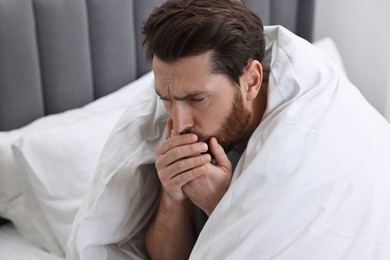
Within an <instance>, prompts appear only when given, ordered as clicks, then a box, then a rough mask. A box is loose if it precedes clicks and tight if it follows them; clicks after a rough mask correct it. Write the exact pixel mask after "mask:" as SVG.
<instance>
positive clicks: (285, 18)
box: [0, 0, 315, 131]
mask: <svg viewBox="0 0 390 260" xmlns="http://www.w3.org/2000/svg"><path fill="white" fill-rule="evenodd" d="M314 1H315V0H246V3H247V4H248V6H249V7H251V8H252V9H253V10H254V11H255V12H256V13H258V14H259V15H260V17H261V18H262V20H263V22H264V24H265V25H269V24H282V25H284V26H285V27H287V28H288V29H290V30H292V31H294V32H295V33H297V34H298V35H300V36H302V37H304V38H306V39H308V40H309V41H310V40H311V39H312V29H313V11H314ZM161 2H163V1H162V0H109V1H108V0H56V1H53V0H0V131H5V130H10V129H15V128H18V127H21V126H23V125H25V124H27V123H29V122H31V121H33V120H35V119H37V118H39V117H42V116H44V115H47V114H52V113H58V112H62V111H65V110H68V109H71V108H76V107H80V106H83V105H85V104H87V103H89V102H91V101H93V100H94V99H96V98H99V97H101V96H104V95H106V94H108V93H110V92H113V91H115V90H117V89H118V88H120V87H122V86H123V85H125V84H127V83H129V82H131V81H133V80H135V79H137V78H138V77H139V76H141V75H143V74H144V73H145V72H147V71H148V70H150V67H149V65H148V64H147V63H146V61H145V59H144V56H143V52H142V48H141V44H140V43H141V33H140V28H141V26H142V22H143V20H144V19H145V18H146V16H147V15H148V13H149V12H150V10H151V9H152V8H153V7H154V6H157V5H158V4H160V3H161Z"/></svg>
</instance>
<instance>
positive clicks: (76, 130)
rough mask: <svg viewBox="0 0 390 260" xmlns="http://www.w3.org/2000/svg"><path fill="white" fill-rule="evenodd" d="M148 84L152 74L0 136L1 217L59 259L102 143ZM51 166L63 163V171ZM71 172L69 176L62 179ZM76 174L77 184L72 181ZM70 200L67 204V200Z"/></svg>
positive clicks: (151, 80)
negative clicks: (72, 108)
mask: <svg viewBox="0 0 390 260" xmlns="http://www.w3.org/2000/svg"><path fill="white" fill-rule="evenodd" d="M150 82H153V74H152V72H150V73H148V74H146V75H145V76H143V77H141V78H140V79H138V80H137V81H134V82H132V83H130V84H129V85H127V86H125V87H123V88H121V89H120V90H118V91H116V92H114V93H111V94H109V95H107V96H105V97H103V98H101V99H98V100H96V101H94V102H92V103H90V104H88V105H86V106H84V107H83V108H79V109H74V110H70V111H67V112H64V113H60V114H56V115H51V116H47V117H44V118H41V119H38V120H36V121H35V122H33V123H31V124H29V125H27V126H25V127H23V128H20V129H17V130H13V131H8V132H0V169H1V170H0V215H1V216H3V217H5V218H8V219H10V220H11V221H12V222H13V223H14V225H15V226H16V228H17V229H18V231H19V232H20V233H21V234H22V235H23V236H24V237H25V238H27V239H29V240H30V241H31V242H33V243H35V244H36V245H38V246H40V247H42V248H44V249H46V250H48V251H50V252H52V253H55V254H58V255H63V254H64V245H65V242H64V240H66V234H67V232H66V230H67V227H68V226H69V227H70V225H71V223H72V221H73V219H72V218H73V217H74V214H75V211H77V209H76V208H77V207H78V205H79V203H80V201H81V200H82V197H83V195H84V193H85V192H86V187H87V186H88V184H89V181H90V178H91V175H92V174H93V169H94V167H95V164H96V160H97V157H98V155H99V153H100V150H101V149H102V146H103V143H104V141H105V139H106V138H107V136H108V134H109V132H110V131H111V129H112V128H113V126H114V124H115V122H116V120H117V119H118V118H119V116H120V114H122V112H123V111H124V110H125V108H126V107H127V105H128V104H129V103H131V100H132V99H134V98H136V97H137V96H138V94H139V92H140V90H142V87H143V86H145V84H150ZM18 139H19V140H18ZM16 140H17V141H16ZM13 143H15V144H14V151H15V154H13V153H12V150H11V145H12V144H13ZM77 147H78V148H77ZM81 152H82V153H81ZM15 156H16V157H15ZM78 158H83V160H77V159H78ZM54 162H61V164H60V165H61V167H60V168H59V167H58V166H57V165H58V164H55V163H54ZM76 162H77V163H76ZM86 169H87V170H86ZM91 169H92V170H91ZM69 172H73V174H70V175H67V176H69V178H68V179H67V178H64V176H63V174H67V173H69ZM76 172H77V173H79V174H80V175H79V176H77V177H78V178H77V180H78V182H76V181H74V180H75V178H73V177H72V178H73V179H72V178H71V177H70V176H74V174H75V173H76ZM46 174H47V176H48V177H47V179H44V177H45V176H46ZM53 176H55V178H52V177H53ZM42 178H43V179H42ZM56 178H57V180H62V183H60V182H58V181H55V179H56ZM65 180H68V181H65ZM45 189H47V190H45ZM84 189H85V191H84ZM71 191H72V192H71ZM67 192H71V194H70V193H67ZM68 195H69V200H67V198H65V197H66V196H68ZM56 199H58V200H56ZM71 200H72V201H71ZM50 203H52V204H50ZM58 203H63V204H62V205H64V207H67V208H61V207H62V205H60V204H58ZM59 209H60V210H61V211H65V212H67V213H66V214H64V215H61V214H58V213H59V212H58V211H57V212H56V211H55V210H59ZM72 216H73V217H72Z"/></svg>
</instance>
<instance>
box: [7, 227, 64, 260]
mask: <svg viewBox="0 0 390 260" xmlns="http://www.w3.org/2000/svg"><path fill="white" fill-rule="evenodd" d="M0 259H1V260H63V258H61V257H58V256H56V255H52V254H50V253H48V252H46V251H44V250H42V249H40V248H38V247H36V246H34V245H33V244H32V243H30V242H28V241H27V240H25V239H24V238H23V237H22V236H21V235H20V234H19V233H18V231H17V230H16V229H15V227H14V226H13V225H12V224H7V225H4V226H1V227H0Z"/></svg>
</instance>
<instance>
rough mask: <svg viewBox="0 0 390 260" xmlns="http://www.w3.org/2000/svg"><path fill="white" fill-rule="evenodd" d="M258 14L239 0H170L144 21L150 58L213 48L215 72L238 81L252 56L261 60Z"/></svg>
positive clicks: (177, 56) (176, 56)
mask: <svg viewBox="0 0 390 260" xmlns="http://www.w3.org/2000/svg"><path fill="white" fill-rule="evenodd" d="M263 29H264V28H263V24H262V22H261V20H260V18H259V17H258V16H257V15H256V14H255V13H253V12H252V11H251V10H249V9H248V8H247V7H246V6H245V4H244V3H243V1H238V0H168V1H166V2H165V3H163V4H162V5H161V6H160V7H158V8H156V9H155V10H154V11H153V12H152V13H151V14H150V16H149V18H148V19H147V20H146V21H145V23H144V26H143V30H142V33H143V35H144V40H143V46H144V48H145V52H146V58H147V59H148V60H149V62H151V61H152V60H153V57H154V56H156V57H158V58H159V59H160V60H162V61H164V62H168V63H169V62H174V61H177V60H178V59H180V58H184V57H189V56H195V55H199V54H202V53H205V52H207V51H212V72H213V73H221V74H224V75H226V76H227V77H228V78H229V79H230V80H232V81H234V82H236V83H237V84H240V83H239V78H240V76H241V75H242V74H243V71H244V68H245V67H246V65H247V64H248V62H249V61H250V60H258V61H261V60H262V59H263V56H264V48H265V47H264V46H265V40H264V35H263Z"/></svg>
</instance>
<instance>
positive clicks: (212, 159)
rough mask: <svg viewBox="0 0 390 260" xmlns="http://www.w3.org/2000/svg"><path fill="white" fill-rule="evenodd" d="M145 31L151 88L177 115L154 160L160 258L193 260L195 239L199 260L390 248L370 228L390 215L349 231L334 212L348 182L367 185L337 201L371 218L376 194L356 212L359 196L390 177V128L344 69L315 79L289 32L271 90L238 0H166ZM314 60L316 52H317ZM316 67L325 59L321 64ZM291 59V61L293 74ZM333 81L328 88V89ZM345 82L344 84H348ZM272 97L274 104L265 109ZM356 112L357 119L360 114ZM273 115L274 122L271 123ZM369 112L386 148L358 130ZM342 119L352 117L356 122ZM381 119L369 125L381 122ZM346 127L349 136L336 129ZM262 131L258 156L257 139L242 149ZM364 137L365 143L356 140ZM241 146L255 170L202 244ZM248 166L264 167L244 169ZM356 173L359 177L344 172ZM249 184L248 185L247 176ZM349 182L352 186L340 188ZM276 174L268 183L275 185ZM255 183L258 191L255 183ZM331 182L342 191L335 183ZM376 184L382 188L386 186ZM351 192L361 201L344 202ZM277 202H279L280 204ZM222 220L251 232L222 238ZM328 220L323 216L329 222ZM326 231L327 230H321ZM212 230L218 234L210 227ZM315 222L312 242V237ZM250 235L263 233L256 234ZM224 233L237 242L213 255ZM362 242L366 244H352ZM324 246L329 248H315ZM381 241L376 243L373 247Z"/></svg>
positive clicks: (152, 241) (260, 40) (247, 14)
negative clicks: (372, 156)
mask: <svg viewBox="0 0 390 260" xmlns="http://www.w3.org/2000/svg"><path fill="white" fill-rule="evenodd" d="M143 32H144V36H145V40H144V45H145V49H146V55H147V58H148V59H149V60H150V61H151V62H152V65H153V71H154V75H155V90H156V93H157V95H158V96H159V97H160V99H161V100H162V102H163V104H164V107H165V109H166V111H167V113H168V115H169V119H168V122H167V129H168V130H167V136H168V138H167V140H166V141H165V142H164V143H163V144H162V145H161V146H160V147H159V148H158V149H157V151H156V156H157V160H156V164H155V165H156V169H157V174H158V177H159V180H160V182H161V186H162V189H161V195H160V198H159V206H158V208H157V210H156V212H155V216H154V218H153V219H152V221H151V222H150V224H149V226H148V228H147V231H146V239H145V243H146V248H147V250H148V253H149V254H150V256H151V257H152V258H153V259H187V258H188V257H189V256H190V254H191V252H192V250H193V247H194V245H195V243H196V244H197V246H198V247H197V248H196V249H197V250H196V253H192V254H191V256H192V257H194V259H204V257H206V256H207V257H208V258H210V259H213V258H214V259H224V258H226V257H232V256H236V257H239V258H241V257H244V258H242V259H249V258H250V259H256V258H259V257H260V258H262V257H264V258H266V259H268V258H276V257H277V256H278V255H284V256H285V257H287V258H286V259H302V257H304V258H305V259H306V258H307V259H313V258H312V257H313V255H317V254H322V256H323V257H324V259H325V258H326V259H338V258H339V257H341V256H342V257H345V259H352V258H354V257H355V256H354V254H355V253H350V252H351V251H350V249H351V248H361V250H362V252H364V254H368V255H369V253H368V252H375V253H373V254H374V255H375V254H378V255H381V257H383V256H386V255H387V254H388V253H389V252H388V247H386V246H382V245H379V244H380V243H384V242H383V241H384V240H385V239H387V238H388V232H382V231H381V230H380V229H377V228H376V227H375V226H373V223H374V222H375V221H374V219H376V218H378V219H381V218H380V217H378V216H379V215H377V213H379V212H382V213H383V214H385V213H384V212H386V214H387V213H388V210H385V209H383V208H382V209H379V210H373V209H372V210H373V211H372V216H370V218H372V220H371V221H367V218H362V219H359V220H358V221H356V224H354V225H355V226H354V227H353V228H352V227H347V226H346V223H348V222H350V221H349V217H347V215H348V213H343V214H342V215H340V214H339V213H337V211H338V208H337V205H335V203H334V202H333V201H334V199H331V198H332V197H334V196H336V195H335V194H343V193H344V192H347V191H348V190H349V188H348V186H350V187H355V188H354V189H355V190H359V189H361V192H360V193H359V192H357V193H356V194H355V193H353V192H352V193H350V194H349V195H338V196H339V197H340V198H338V199H343V198H345V201H346V202H344V204H345V205H343V206H341V207H342V208H345V210H346V212H355V210H356V207H359V208H361V209H359V210H358V212H359V211H360V210H361V211H363V212H364V211H366V210H368V208H371V207H372V206H371V202H370V200H371V201H373V200H376V199H377V198H378V196H377V195H372V196H371V195H369V196H371V199H369V200H367V201H366V204H365V203H362V204H361V205H359V202H357V201H361V199H359V197H360V196H361V194H362V193H368V194H371V192H366V190H367V187H368V186H367V183H370V182H375V181H373V180H374V179H376V178H378V179H380V178H384V179H388V175H389V171H390V170H389V166H388V163H386V162H385V160H384V159H383V153H385V151H387V150H389V149H388V148H389V147H390V146H389V133H384V132H386V131H387V132H389V129H390V128H389V127H388V124H387V123H383V122H384V120H383V119H382V118H381V117H380V116H378V115H377V113H376V112H375V113H373V114H372V116H368V114H369V113H371V112H372V111H371V110H372V109H371V108H370V107H369V106H368V105H367V104H366V103H365V101H364V99H363V98H362V97H361V96H360V94H356V91H355V90H354V88H352V87H351V86H350V84H349V83H345V84H344V83H343V82H344V81H345V79H344V78H343V77H341V76H340V75H338V74H337V73H336V72H334V76H329V75H327V74H326V72H325V71H326V69H325V68H327V66H323V67H319V69H318V70H317V71H316V72H315V73H310V72H311V70H314V69H313V68H315V67H316V65H314V62H313V61H312V63H313V64H312V63H310V62H311V61H310V57H306V56H305V55H302V53H299V52H297V49H298V47H296V48H293V47H290V45H292V43H289V40H283V36H281V35H282V34H283V33H280V37H279V38H280V39H279V43H277V44H276V45H275V47H273V49H274V50H273V52H272V59H273V61H272V62H271V67H272V66H273V67H274V68H275V70H274V71H273V69H272V68H271V73H272V74H273V80H274V81H273V82H274V84H273V85H272V86H268V84H267V82H266V81H264V80H263V78H266V77H265V76H264V74H265V72H264V71H265V70H264V69H263V66H262V59H263V56H264V52H265V39H264V35H263V25H262V23H261V21H260V19H259V18H258V17H257V16H256V15H255V14H254V13H253V12H251V11H250V10H248V9H247V8H246V7H245V5H244V4H243V3H242V2H240V1H233V0H230V1H229V0H223V1H221V0H197V1H185V0H176V1H173V0H172V1H167V2H166V3H164V4H163V5H162V6H161V7H160V8H157V9H156V10H155V11H154V12H153V13H152V14H151V15H150V17H149V19H148V20H147V21H146V22H145V24H144V28H143ZM289 37H290V36H289ZM276 38H277V37H276ZM287 38H288V37H287ZM292 42H295V40H294V41H292ZM297 42H298V41H297ZM304 44H306V43H304ZM298 45H300V43H297V46H298ZM303 48H305V47H303ZM313 54H315V55H317V54H316V52H315V51H314V50H313ZM289 55H290V56H289ZM296 56H298V58H296ZM285 57H287V58H285ZM283 60H284V62H282V61H283ZM320 60H321V61H320V62H318V63H321V62H322V58H321V59H320ZM279 63H280V65H278V64H279ZM289 63H292V64H295V65H294V66H291V67H289ZM272 64H273V65H272ZM318 66H319V65H318ZM300 68H302V69H300ZM279 69H280V71H279V72H278V70H279ZM322 70H324V71H322ZM329 70H330V71H333V70H334V69H333V68H329ZM294 71H295V72H294ZM332 73H333V72H332ZM278 74H279V75H278ZM336 74H337V75H336ZM289 75H291V78H290V76H289ZM312 75H314V76H312ZM317 75H319V76H317ZM336 77H337V78H340V79H339V80H338V81H339V83H337V82H334V83H333V82H332V79H333V78H336ZM327 78H329V82H328V83H325V82H326V81H327ZM340 82H341V83H340ZM342 85H346V86H345V87H343V88H340V86H342ZM269 87H270V89H268V88H269ZM343 92H345V94H343ZM347 92H348V93H347ZM340 97H341V98H340ZM267 102H269V103H270V104H269V106H268V107H267ZM278 102H279V103H278ZM346 102H348V103H350V104H349V105H347V104H346ZM348 107H352V110H355V111H356V112H357V113H361V115H360V118H357V117H355V116H354V115H353V112H352V111H351V110H349V109H348ZM265 111H267V116H266V117H265V118H264V114H265ZM277 111H279V112H277ZM315 111H317V112H316V113H314V112H315ZM358 111H361V112H358ZM367 111H370V112H367ZM338 116H340V118H338ZM370 117H373V118H375V120H373V121H375V122H379V123H378V129H379V128H382V129H387V130H384V132H382V134H383V133H384V135H383V136H384V138H385V140H384V143H385V144H384V145H376V144H375V145H373V143H375V141H374V139H372V137H373V135H375V134H379V132H380V131H379V130H378V131H376V132H374V131H372V130H370V129H366V127H365V126H364V124H361V121H364V120H370V119H369V118H370ZM343 120H350V123H344V122H347V121H344V122H343ZM359 121H360V122H359ZM373 121H372V122H370V123H367V124H373V125H375V124H374V123H373ZM340 122H343V123H340ZM338 124H340V126H342V129H341V130H340V129H338V130H336V131H335V130H332V128H336V126H337V125H338ZM379 125H380V127H379ZM353 126H355V128H353V131H355V132H358V133H359V134H357V135H356V136H354V135H353V134H348V131H345V130H346V129H347V128H348V127H353ZM255 131H256V133H257V134H256V137H254V138H252V139H254V140H256V141H252V142H257V145H255V146H256V147H257V148H256V149H253V146H254V145H253V144H252V145H251V147H252V148H251V149H246V148H247V145H248V141H249V140H250V139H251V137H252V136H253V135H254V132H255ZM338 131H339V133H338ZM360 133H361V134H362V135H363V136H364V140H363V139H362V138H360V137H358V136H359V135H360ZM363 133H364V134H363ZM362 140H363V141H362ZM267 142H268V143H272V145H268V143H267ZM358 142H361V143H360V144H359V145H358V148H353V147H354V146H356V143H358ZM273 147H274V148H273ZM278 147H279V148H278ZM370 149H371V151H372V152H374V153H375V154H379V156H378V158H375V159H367V156H368V155H367V154H366V153H367V150H370ZM245 150H251V151H252V152H250V151H246V153H247V155H246V156H245V159H243V160H241V161H248V160H252V163H248V164H247V166H245V167H246V169H247V170H246V171H247V172H248V173H246V174H245V177H244V178H243V179H245V178H246V180H245V181H244V180H243V179H242V180H240V181H242V182H244V183H245V184H244V185H243V186H242V187H240V188H238V187H237V186H239V185H240V184H236V183H235V186H234V188H232V189H233V190H232V191H231V192H230V193H229V196H227V197H228V198H225V201H224V205H221V206H220V207H219V208H220V212H224V213H223V214H225V215H224V216H223V214H221V213H217V214H213V217H214V219H213V221H212V223H210V224H208V226H209V228H208V231H207V232H206V233H205V234H203V235H204V237H202V240H201V241H200V242H197V239H198V238H197V236H198V234H199V232H200V231H201V229H202V226H203V225H204V223H205V221H206V220H207V217H206V218H202V217H201V214H200V213H199V212H202V211H203V212H204V213H205V214H207V216H211V215H212V213H213V212H214V211H215V209H216V207H217V205H218V204H219V203H220V202H221V200H222V198H223V197H224V196H225V195H226V193H227V190H228V188H229V185H231V180H232V172H233V170H234V168H235V166H236V164H237V161H238V160H239V159H240V157H241V155H242V154H243V152H244V151H245ZM248 158H250V159H248ZM340 158H343V163H341V162H340V161H339V160H340ZM344 158H349V159H348V160H347V159H344ZM362 161H365V163H364V164H366V167H367V169H366V170H362V169H363V168H362V167H360V166H358V165H359V164H360V163H362ZM284 163H285V165H286V166H284V165H283V164H284ZM243 164H245V162H244V163H243ZM251 164H252V165H257V166H256V167H253V166H252V169H251V170H248V168H250V165H251ZM245 167H244V166H242V165H241V166H240V170H239V171H238V172H237V174H238V175H240V174H243V173H241V171H244V170H245ZM355 167H357V168H356V170H355V169H354V168H355ZM367 171H373V172H374V175H377V176H379V177H374V176H373V175H372V176H371V177H368V176H366V175H367V174H366V173H367ZM359 172H361V173H359ZM386 172H387V173H386ZM352 173H354V174H356V177H353V178H352V177H346V176H350V175H351V174H352ZM251 175H252V177H249V176H251ZM317 175H318V177H316V178H314V176H317ZM340 176H344V177H340ZM250 178H252V180H249V181H248V179H250ZM343 178H346V180H343V181H337V180H338V179H340V180H341V179H343ZM366 178H368V179H366ZM263 179H264V180H263ZM273 179H274V182H272V181H271V183H272V185H270V186H269V187H268V186H267V183H268V182H269V180H273ZM267 180H268V182H267ZM347 180H348V181H347ZM367 180H370V181H368V182H367ZM251 182H253V183H258V186H257V187H256V186H254V187H252V188H250V187H251V184H252V183H251ZM330 183H334V184H332V185H330ZM245 185H246V186H245ZM280 185H282V186H281V187H279V186H280ZM343 185H345V186H343ZM372 185H376V184H372ZM332 186H334V188H330V187H332ZM338 186H342V187H338ZM369 186H370V185H369ZM246 187H248V188H247V190H246ZM373 189H377V190H378V192H377V193H378V194H379V193H380V192H379V190H380V187H376V188H373ZM332 190H333V191H332ZM339 190H340V191H339ZM256 193H259V194H262V195H259V194H256ZM239 194H240V195H242V194H245V195H242V200H241V201H240V202H241V203H243V204H246V203H248V204H249V201H251V200H252V199H253V198H256V200H254V201H253V202H252V204H250V207H245V206H241V205H239V203H238V201H236V203H233V202H232V201H233V199H236V198H237V197H240V195H239ZM297 194H299V195H297ZM296 196H297V197H299V200H296V198H295V197H296ZM349 196H351V197H352V199H351V201H352V200H353V201H354V202H353V203H352V202H348V201H350V200H349V199H348V198H347V197H349ZM386 196H388V194H387V195H386ZM386 196H382V197H386ZM235 197H236V198H235ZM382 197H380V196H379V198H382ZM267 198H268V199H267ZM338 199H336V200H338ZM226 200H231V202H230V203H229V202H226ZM264 201H268V202H264ZM303 201H306V202H305V204H306V207H305V208H302V209H300V210H299V209H298V208H299V206H298V205H299V204H301V203H302V202H303ZM330 201H332V203H331V202H330ZM336 204H337V203H336ZM273 205H280V206H279V207H277V209H275V208H273V207H274V206H273ZM282 205H284V206H282ZM358 205H359V206H358ZM221 208H224V209H221ZM229 208H230V210H227V209H229ZM290 208H291V209H290ZM321 208H323V209H324V210H322V209H321ZM322 211H323V212H326V213H321V212H322ZM237 212H240V213H237ZM245 212H248V213H245ZM293 212H295V213H293ZM382 213H380V214H382ZM226 214H228V215H226ZM234 215H235V216H236V217H233V216H234ZM290 215H292V216H293V217H292V218H291V219H290V220H289V221H287V222H286V224H285V225H276V223H277V222H280V221H283V220H284V221H285V220H286V218H288V217H289V216H290ZM249 216H251V217H249ZM271 216H272V217H271ZM319 216H321V217H319ZM326 216H328V217H326ZM224 217H228V218H229V219H230V220H231V221H230V222H229V221H226V220H224V221H225V222H226V223H230V225H228V226H225V229H229V228H230V227H231V226H232V225H233V226H234V225H235V223H243V224H242V226H243V227H247V228H248V230H245V229H243V230H245V232H246V233H245V232H244V231H241V230H240V229H237V228H232V230H231V232H227V233H226V234H225V235H226V236H225V237H222V235H219V234H218V233H221V234H222V233H223V230H224V227H222V229H221V227H218V224H219V223H218V222H222V221H221V218H224ZM217 218H219V220H218V219H217ZM247 219H252V220H251V221H248V220H247ZM321 219H322V220H321ZM323 219H326V221H325V222H324V223H322V222H323V221H324V220H323ZM239 220H240V221H239ZM378 221H379V220H378ZM257 222H259V223H258V225H256V223H257ZM262 222H264V223H263V224H261V223H262ZM275 222H276V223H275ZM310 223H311V224H310ZM320 223H321V224H320ZM322 225H324V227H326V228H325V229H324V230H322V231H321V232H319V231H318V230H321V227H322ZM360 225H364V226H366V231H364V232H363V231H362V230H361V229H359V226H360ZM250 226H252V228H250ZM267 226H275V227H278V228H274V229H272V231H273V232H274V233H275V235H276V234H279V235H281V236H284V237H285V239H279V240H273V239H271V238H272V237H273V235H272V234H271V233H268V234H267V233H266V230H267V228H266V227H267ZM214 227H217V228H215V229H214V230H213V228H214ZM228 227H229V228H228ZM307 227H310V228H309V229H308V230H310V232H309V234H310V233H311V234H312V235H304V234H305V230H306V229H307ZM251 230H257V232H256V235H255V236H254V237H252V236H253V234H252V232H251ZM315 230H316V231H315ZM336 230H337V232H336ZM270 231H271V230H270ZM264 232H265V233H264ZM237 233H242V234H240V237H241V240H235V239H236V238H234V234H237ZM263 233H264V234H263ZM340 234H345V235H342V236H340ZM373 234H374V235H373ZM217 237H220V238H219V239H220V240H221V239H223V238H225V239H226V237H229V239H228V241H230V244H231V245H232V246H230V247H226V248H225V249H224V250H223V251H224V252H218V253H215V255H214V256H212V254H210V251H208V250H207V249H205V248H206V245H207V244H209V245H211V244H214V248H215V243H212V242H211V241H215V240H216V238H217ZM221 237H222V238H221ZM331 237H334V239H337V240H339V242H338V243H339V244H337V243H334V242H332V239H331ZM213 238H214V239H213ZM267 238H268V239H267ZM208 239H209V240H210V241H209V243H208ZM366 239H367V240H366ZM244 240H245V241H246V240H247V241H246V242H244ZM365 240H366V241H369V242H364V243H362V242H356V241H365ZM232 241H233V242H232ZM254 241H257V243H258V247H257V248H256V247H254V246H252V245H251V243H255V242H254ZM294 241H295V242H294ZM220 243H224V242H223V241H220ZM268 243H269V244H268ZM321 243H325V245H326V246H325V245H324V246H323V248H322V249H319V251H316V250H315V248H317V247H318V245H319V244H321ZM376 243H379V244H378V245H375V246H373V245H374V244H376ZM228 244H229V243H228ZM295 244H296V245H295ZM244 245H245V246H244ZM262 245H268V246H267V247H266V248H267V250H268V249H269V250H268V251H267V250H261V246H262ZM289 245H290V246H289ZM291 245H295V246H291ZM299 245H300V246H299ZM336 246H339V249H338V250H334V252H332V250H329V249H330V248H333V247H336ZM210 247H211V246H210ZM264 247H265V246H264ZM221 248H223V247H221ZM303 248H311V249H313V252H316V253H314V254H310V253H305V251H304V249H303ZM385 248H387V249H385ZM287 249H288V250H287ZM229 250H231V252H229ZM215 251H218V250H215ZM221 251H222V250H221ZM237 252H240V253H237ZM261 252H262V253H261ZM271 252H272V253H271ZM297 252H298V253H297ZM325 252H326V253H325ZM329 252H331V253H329ZM352 252H354V251H352ZM378 252H380V253H378ZM383 252H386V253H383ZM215 257H216V258H215ZM248 257H249V258H248ZM233 258H234V257H233Z"/></svg>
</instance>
